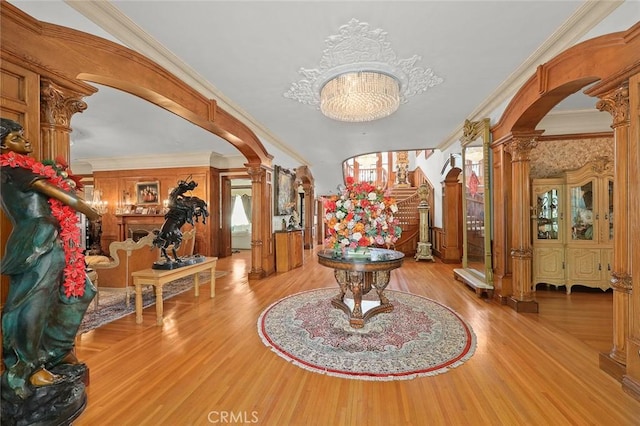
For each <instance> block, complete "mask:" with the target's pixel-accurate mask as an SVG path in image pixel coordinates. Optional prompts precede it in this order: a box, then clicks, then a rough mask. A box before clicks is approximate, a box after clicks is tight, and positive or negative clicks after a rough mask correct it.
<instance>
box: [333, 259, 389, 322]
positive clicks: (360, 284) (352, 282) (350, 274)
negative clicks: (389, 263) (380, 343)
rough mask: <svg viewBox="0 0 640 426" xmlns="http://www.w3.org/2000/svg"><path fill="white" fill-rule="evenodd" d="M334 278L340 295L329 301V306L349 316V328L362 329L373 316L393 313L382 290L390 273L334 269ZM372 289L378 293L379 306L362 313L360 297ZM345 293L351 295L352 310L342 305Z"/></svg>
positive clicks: (387, 281) (344, 304)
mask: <svg viewBox="0 0 640 426" xmlns="http://www.w3.org/2000/svg"><path fill="white" fill-rule="evenodd" d="M334 276H335V278H336V281H337V282H338V285H339V286H340V293H339V294H338V295H337V296H335V297H334V298H333V299H331V304H332V305H333V306H334V307H335V308H338V309H342V310H343V311H344V313H346V314H347V315H348V316H349V324H350V325H351V327H353V328H362V327H364V324H365V322H366V321H367V320H368V319H370V318H371V317H373V316H374V315H377V314H379V313H382V312H391V311H393V305H392V304H391V303H390V302H389V299H387V298H386V296H385V295H384V289H385V288H386V287H387V284H389V278H390V277H391V271H374V272H359V271H346V270H342V269H334ZM372 288H375V289H376V292H377V293H378V299H379V300H380V305H378V306H375V307H373V308H371V309H369V310H367V311H366V312H364V313H363V312H362V296H363V295H365V294H367V293H369V291H370V290H371V289H372ZM347 291H350V292H351V294H352V295H353V301H354V306H353V309H351V308H350V307H349V306H348V305H347V304H346V303H344V296H345V294H346V292H347Z"/></svg>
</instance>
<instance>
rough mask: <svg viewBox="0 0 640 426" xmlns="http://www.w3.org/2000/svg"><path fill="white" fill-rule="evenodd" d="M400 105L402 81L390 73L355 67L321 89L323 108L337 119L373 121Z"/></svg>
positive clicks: (325, 113) (391, 112) (325, 112)
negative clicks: (356, 69) (354, 69)
mask: <svg viewBox="0 0 640 426" xmlns="http://www.w3.org/2000/svg"><path fill="white" fill-rule="evenodd" d="M399 105H400V83H399V82H398V80H397V79H396V78H394V77H392V76H390V75H388V74H384V73H381V72H375V71H353V72H346V73H344V74H340V75H338V76H336V77H334V78H332V79H331V80H329V81H328V82H327V83H326V84H325V85H324V86H323V87H322V90H321V91H320V111H322V113H323V114H324V115H326V116H327V117H329V118H332V119H334V120H339V121H349V122H362V121H373V120H377V119H379V118H383V117H387V116H388V115H391V114H393V113H394V112H395V111H396V110H397V109H398V106H399Z"/></svg>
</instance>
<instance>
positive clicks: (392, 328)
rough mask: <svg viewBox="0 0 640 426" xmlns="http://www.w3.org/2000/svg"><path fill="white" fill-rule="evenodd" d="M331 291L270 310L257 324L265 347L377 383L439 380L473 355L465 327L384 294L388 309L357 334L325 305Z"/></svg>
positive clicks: (419, 302)
mask: <svg viewBox="0 0 640 426" xmlns="http://www.w3.org/2000/svg"><path fill="white" fill-rule="evenodd" d="M337 293H338V289H337V288H324V289H318V290H311V291H306V292H302V293H298V294H294V295H291V296H288V297H286V298H284V299H281V300H279V301H277V302H275V303H274V304H272V305H271V306H269V307H268V308H267V309H265V310H264V312H262V314H260V317H259V319H258V333H259V335H260V337H261V338H262V341H263V342H264V344H265V345H266V346H268V347H270V348H271V350H273V351H274V352H275V353H276V354H278V355H279V356H281V357H282V358H284V359H286V360H287V361H290V362H292V363H293V364H295V365H297V366H299V367H302V368H304V369H307V370H309V371H313V372H316V373H321V374H327V375H331V376H337V377H342V378H347V379H358V380H379V381H390V380H407V379H413V378H416V377H422V376H432V375H436V374H441V373H444V372H446V371H448V370H449V369H451V368H454V367H458V366H460V365H462V364H463V363H464V362H465V361H467V360H468V359H469V358H471V356H472V355H473V353H474V352H475V348H476V337H475V334H474V333H473V330H472V329H471V327H470V326H469V325H468V324H467V323H466V322H465V321H464V320H463V319H462V318H460V316H459V315H458V314H456V313H455V312H454V311H452V310H451V309H449V308H448V307H446V306H444V305H441V304H439V303H437V302H435V301H433V300H431V299H427V298H425V297H421V296H417V295H413V294H409V293H404V292H399V291H392V290H387V291H385V293H384V294H385V295H386V296H387V297H388V299H389V300H390V301H391V303H392V304H393V306H394V309H393V311H392V312H390V313H380V314H378V315H375V316H374V317H372V318H370V319H369V320H368V321H367V322H366V323H365V325H364V327H363V328H360V329H357V328H352V327H351V326H350V325H349V319H348V317H347V315H346V314H345V313H344V312H343V311H342V310H340V309H336V308H334V307H333V306H332V305H331V299H332V298H333V297H334V296H336V295H337ZM372 293H375V292H372ZM367 296H368V295H367ZM345 302H347V300H346V297H345ZM347 304H348V303H347ZM364 306H365V304H364V302H363V308H364Z"/></svg>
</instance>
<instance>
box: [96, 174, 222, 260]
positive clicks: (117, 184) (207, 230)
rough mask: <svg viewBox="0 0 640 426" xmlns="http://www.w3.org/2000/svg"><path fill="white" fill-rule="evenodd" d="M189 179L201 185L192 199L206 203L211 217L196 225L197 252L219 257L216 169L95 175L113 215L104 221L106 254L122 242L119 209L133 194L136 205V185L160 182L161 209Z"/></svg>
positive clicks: (103, 198)
mask: <svg viewBox="0 0 640 426" xmlns="http://www.w3.org/2000/svg"><path fill="white" fill-rule="evenodd" d="M188 176H191V178H192V179H193V180H194V181H196V182H197V183H198V186H197V188H196V189H195V190H193V192H192V193H191V195H194V196H196V197H199V198H201V199H203V200H204V201H205V202H206V203H207V205H208V207H209V213H210V216H209V217H208V218H207V221H206V223H202V220H200V222H198V223H196V245H195V252H196V253H199V254H202V255H205V256H218V253H219V244H218V242H219V240H220V238H219V234H218V228H219V226H218V224H219V223H220V213H219V208H218V207H219V199H220V194H219V192H220V191H219V174H218V171H217V170H216V169H214V168H212V167H176V168H167V169H142V170H117V171H96V172H94V174H93V179H94V191H101V192H102V200H103V201H107V202H108V206H109V207H108V209H109V211H108V212H107V213H105V214H104V215H103V217H102V240H101V245H102V250H103V251H104V252H105V253H108V252H109V244H111V242H113V241H118V240H119V235H118V225H117V222H116V216H115V209H116V206H117V205H118V203H122V201H123V198H122V197H123V194H124V193H129V194H130V196H131V198H132V201H133V202H135V201H136V198H135V193H136V184H137V183H139V182H150V181H157V182H158V183H159V196H160V200H159V203H160V204H159V205H158V207H159V208H162V200H164V199H166V198H167V196H168V195H169V191H170V189H171V188H175V187H176V186H177V185H178V182H179V181H180V180H184V179H186V178H187V177H188Z"/></svg>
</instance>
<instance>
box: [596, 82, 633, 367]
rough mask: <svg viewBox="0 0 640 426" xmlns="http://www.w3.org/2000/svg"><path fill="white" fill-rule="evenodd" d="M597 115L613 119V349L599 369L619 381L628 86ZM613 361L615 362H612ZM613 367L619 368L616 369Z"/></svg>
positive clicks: (624, 305)
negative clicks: (603, 112)
mask: <svg viewBox="0 0 640 426" xmlns="http://www.w3.org/2000/svg"><path fill="white" fill-rule="evenodd" d="M596 108H598V109H599V110H600V111H607V112H609V113H610V114H611V115H612V116H613V124H612V125H611V128H613V141H614V155H615V159H614V165H615V166H614V168H613V170H614V172H613V184H614V185H615V191H613V265H612V272H611V285H612V287H613V346H612V348H611V351H609V353H608V354H604V353H601V354H600V368H601V369H603V370H605V371H607V372H609V373H610V374H612V375H613V376H615V377H619V378H622V374H623V372H624V365H625V364H626V350H627V347H626V340H627V338H628V337H629V312H630V306H629V305H630V303H631V300H630V294H631V258H630V255H631V229H630V223H631V221H630V220H629V213H630V210H629V207H628V206H629V156H630V153H629V85H628V83H625V84H624V85H623V86H621V87H618V88H617V89H615V90H613V91H611V92H609V93H607V94H605V95H603V96H601V99H600V101H598V102H597V103H596ZM612 361H614V362H612ZM615 363H618V364H621V365H620V366H617V365H616V364H615Z"/></svg>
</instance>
